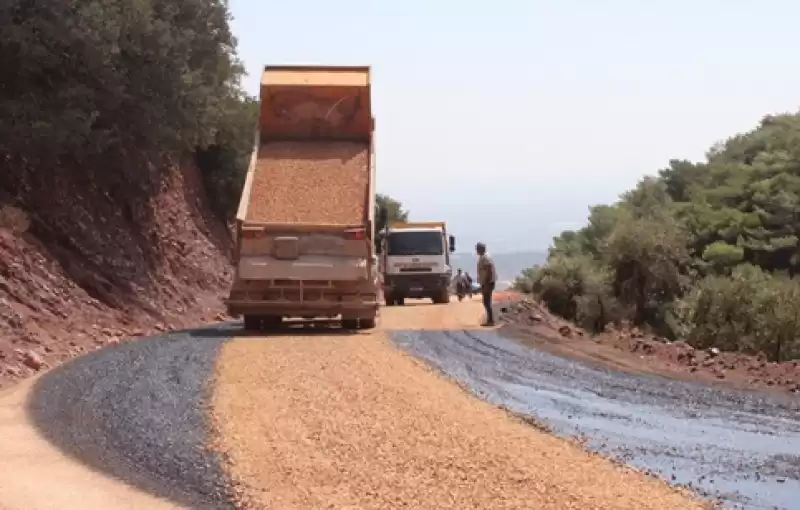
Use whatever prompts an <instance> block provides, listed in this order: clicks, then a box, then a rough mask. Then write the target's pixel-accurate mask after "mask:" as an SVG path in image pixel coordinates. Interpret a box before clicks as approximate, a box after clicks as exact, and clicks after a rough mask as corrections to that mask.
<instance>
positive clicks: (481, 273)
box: [475, 243, 497, 326]
mask: <svg viewBox="0 0 800 510" xmlns="http://www.w3.org/2000/svg"><path fill="white" fill-rule="evenodd" d="M475 251H476V252H477V254H478V283H479V284H480V285H481V294H483V307H484V308H485V309H486V322H484V323H483V324H481V326H494V312H493V311H492V292H494V285H495V282H496V281H497V271H495V268H494V261H493V260H492V258H491V257H490V256H489V255H488V254H487V253H486V245H485V244H483V243H478V244H476V245H475Z"/></svg>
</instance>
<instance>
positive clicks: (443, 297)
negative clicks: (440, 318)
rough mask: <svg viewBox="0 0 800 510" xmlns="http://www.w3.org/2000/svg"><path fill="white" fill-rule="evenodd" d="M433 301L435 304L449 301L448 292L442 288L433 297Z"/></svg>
mask: <svg viewBox="0 0 800 510" xmlns="http://www.w3.org/2000/svg"><path fill="white" fill-rule="evenodd" d="M433 302H434V303H436V304H437V305H444V304H447V303H449V302H450V293H449V292H447V290H443V291H441V292H439V293H438V294H436V295H435V296H434V297H433Z"/></svg>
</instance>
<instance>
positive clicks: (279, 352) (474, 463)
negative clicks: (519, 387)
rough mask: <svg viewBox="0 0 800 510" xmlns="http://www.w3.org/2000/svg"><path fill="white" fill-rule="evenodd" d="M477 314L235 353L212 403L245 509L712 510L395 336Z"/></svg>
mask: <svg viewBox="0 0 800 510" xmlns="http://www.w3.org/2000/svg"><path fill="white" fill-rule="evenodd" d="M475 310H476V308H475V307H470V306H469V305H466V304H465V306H457V307H454V306H452V305H450V306H448V305H444V306H434V305H427V304H426V305H419V306H407V307H397V308H387V309H384V310H383V312H382V313H383V317H382V330H379V331H376V332H373V333H361V334H357V335H349V334H342V335H337V334H334V333H333V331H329V332H328V333H327V334H319V335H305V334H304V335H297V336H290V335H291V334H292V332H291V331H289V332H285V334H282V335H278V336H270V337H242V338H238V339H234V340H232V341H230V342H228V343H227V344H225V345H224V346H223V347H222V349H221V351H220V355H219V358H218V362H217V367H216V377H215V385H214V392H213V395H212V398H211V402H212V413H213V415H214V420H213V422H214V424H215V428H216V431H217V434H216V436H217V439H216V442H215V445H214V447H215V448H217V449H219V450H220V451H221V452H223V453H224V454H225V455H226V456H227V458H228V464H227V466H226V468H225V469H226V471H227V472H228V474H229V475H230V476H231V478H232V479H233V480H234V482H235V483H237V485H238V490H239V491H240V494H241V498H242V500H243V501H244V502H245V504H246V505H247V506H248V507H251V508H281V509H293V508H297V509H301V508H302V509H304V508H322V507H325V508H363V509H370V508H401V507H409V508H458V509H467V508H480V509H485V508H493V509H505V508H508V509H511V508H513V509H522V508H525V509H528V508H539V509H570V508H575V509H590V508H614V509H637V510H639V509H674V508H682V509H692V508H704V505H703V504H702V503H699V502H697V501H695V500H693V499H690V498H689V497H688V496H685V495H683V494H680V493H678V492H676V491H675V490H674V489H672V488H670V487H668V485H667V484H666V483H664V482H662V481H659V480H655V479H653V478H650V477H646V476H644V475H642V474H639V473H636V472H632V471H629V470H624V469H622V468H618V467H616V466H614V465H613V464H612V463H611V462H609V461H607V460H605V459H603V458H601V457H598V456H596V455H592V454H589V453H586V452H585V451H584V450H582V449H581V448H580V447H578V446H577V445H575V444H574V443H571V442H568V441H565V440H563V439H559V438H556V437H553V436H550V435H548V434H546V433H543V432H541V431H539V430H536V429H534V428H532V427H530V426H528V425H526V424H524V423H523V422H521V421H519V420H516V419H514V418H512V417H511V416H510V415H508V414H507V413H505V412H504V411H502V410H499V409H497V408H495V407H493V406H492V405H490V404H488V403H485V402H482V401H480V400H478V399H477V398H474V397H472V396H471V395H469V394H468V393H466V392H464V391H463V390H461V389H460V388H459V387H457V386H456V385H454V384H452V383H451V382H449V381H447V380H444V379H443V378H441V377H440V376H439V375H437V374H435V373H434V372H433V371H432V370H431V369H430V368H428V367H427V366H426V365H424V364H423V363H421V362H419V361H417V360H415V359H413V358H412V357H410V356H408V355H406V354H404V353H403V352H401V351H399V350H398V349H397V348H396V347H395V346H394V345H392V343H391V342H390V341H389V340H388V338H387V336H386V333H385V331H384V330H385V329H386V328H392V327H402V328H409V327H413V328H417V329H435V330H436V329H441V328H447V327H451V328H455V327H464V323H465V322H474V323H475V324H477V322H478V320H479V317H478V316H477V313H475ZM463 311H467V312H468V316H467V317H464V316H462V315H459V312H463ZM454 312H455V314H454Z"/></svg>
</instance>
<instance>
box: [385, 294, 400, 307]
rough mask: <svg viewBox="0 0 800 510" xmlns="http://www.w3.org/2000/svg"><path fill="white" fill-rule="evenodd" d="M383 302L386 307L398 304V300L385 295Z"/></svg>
mask: <svg viewBox="0 0 800 510" xmlns="http://www.w3.org/2000/svg"><path fill="white" fill-rule="evenodd" d="M383 300H384V301H385V302H386V306H394V305H395V304H397V300H396V299H395V298H394V296H393V295H392V294H384V296H383Z"/></svg>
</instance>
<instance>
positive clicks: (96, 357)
mask: <svg viewBox="0 0 800 510" xmlns="http://www.w3.org/2000/svg"><path fill="white" fill-rule="evenodd" d="M227 334H228V333H227V331H226V330H225V329H224V328H213V329H200V330H194V331H190V332H183V333H174V334H169V335H166V336H164V337H160V338H152V339H142V340H138V341H136V342H130V343H126V344H122V345H119V346H115V347H110V348H105V349H102V350H100V351H96V352H94V353H92V354H89V355H87V356H84V357H82V358H78V359H76V360H74V361H72V362H70V363H68V364H66V365H64V366H62V367H60V368H58V369H56V370H54V371H52V372H51V373H48V374H46V375H45V376H44V377H42V379H41V380H39V381H38V382H37V384H36V386H35V388H34V389H33V395H32V398H31V400H30V403H29V411H30V412H31V414H32V418H33V420H34V422H35V424H36V426H37V427H38V428H39V429H40V430H41V431H42V432H43V434H44V435H45V436H46V437H47V438H48V439H49V440H50V441H51V442H53V443H56V444H57V445H58V446H59V447H60V448H62V449H63V450H65V451H67V452H68V453H69V454H71V455H73V456H75V457H77V458H78V459H79V460H81V461H82V462H84V463H86V464H89V465H90V466H92V467H94V468H97V469H99V470H101V471H103V472H106V473H108V474H111V475H113V476H116V477H119V478H121V479H123V480H124V481H126V482H128V483H131V484H133V485H135V486H138V487H140V488H142V489H144V490H146V491H149V492H152V493H154V494H156V495H158V496H161V497H166V498H169V499H171V500H173V501H176V502H178V503H179V504H182V505H186V506H188V507H189V508H196V509H217V508H220V509H222V508H231V505H230V498H231V496H230V495H229V491H228V489H227V487H228V484H227V479H226V477H225V475H224V473H223V471H222V469H221V468H220V464H221V463H220V459H219V456H218V455H216V454H215V453H213V452H211V451H209V450H208V449H207V448H206V447H205V445H206V443H207V442H208V439H207V434H206V431H207V426H206V425H207V424H206V413H205V403H206V396H207V395H206V390H207V384H206V383H207V381H208V379H209V376H210V375H211V373H212V372H213V365H214V360H215V359H216V357H217V354H218V352H219V348H220V344H221V343H222V341H223V340H224V338H225V337H226V336H227Z"/></svg>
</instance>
